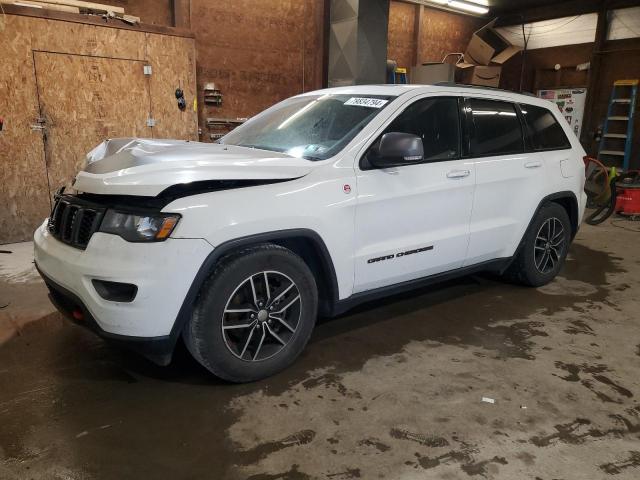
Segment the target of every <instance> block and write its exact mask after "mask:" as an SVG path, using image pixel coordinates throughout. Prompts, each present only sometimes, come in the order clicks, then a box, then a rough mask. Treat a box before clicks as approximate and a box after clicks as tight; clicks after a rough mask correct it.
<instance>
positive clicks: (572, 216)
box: [499, 190, 580, 273]
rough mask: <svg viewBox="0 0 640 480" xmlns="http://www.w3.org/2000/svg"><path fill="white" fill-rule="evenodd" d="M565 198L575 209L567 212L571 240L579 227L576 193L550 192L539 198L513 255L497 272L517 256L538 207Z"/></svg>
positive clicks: (509, 264)
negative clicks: (570, 228)
mask: <svg viewBox="0 0 640 480" xmlns="http://www.w3.org/2000/svg"><path fill="white" fill-rule="evenodd" d="M565 198H568V199H569V200H571V209H572V210H575V211H571V212H567V213H568V215H569V221H570V222H571V223H572V225H571V227H572V233H571V240H573V238H574V237H575V234H576V233H577V232H578V228H579V227H580V225H579V224H578V199H577V198H576V194H575V193H573V192H572V191H571V190H565V191H561V192H555V193H551V194H549V195H547V196H546V197H544V198H543V199H542V200H540V203H538V206H537V207H536V209H535V210H534V212H533V215H531V219H530V220H529V223H528V224H527V228H525V230H524V233H523V234H522V238H521V239H520V242H519V243H518V246H517V247H516V250H515V252H513V256H512V257H511V260H510V261H509V262H507V263H506V264H505V265H504V267H503V268H502V269H501V270H500V272H499V273H504V272H505V271H506V270H507V269H508V268H509V266H511V264H512V263H513V261H514V260H515V259H516V258H517V257H518V254H519V253H520V250H522V247H523V245H524V242H525V237H526V236H527V232H528V231H529V229H530V228H531V225H532V224H533V220H534V219H535V218H536V215H538V212H539V211H540V209H541V208H542V207H543V206H544V205H546V204H547V203H550V202H553V201H554V200H560V199H565ZM574 219H575V220H574ZM574 222H575V225H573V223H574Z"/></svg>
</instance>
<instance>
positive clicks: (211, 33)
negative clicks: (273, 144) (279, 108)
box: [191, 0, 324, 140]
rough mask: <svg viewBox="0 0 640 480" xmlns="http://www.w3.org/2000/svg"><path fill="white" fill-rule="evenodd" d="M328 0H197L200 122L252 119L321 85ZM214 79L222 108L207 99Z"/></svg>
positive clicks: (193, 7)
mask: <svg viewBox="0 0 640 480" xmlns="http://www.w3.org/2000/svg"><path fill="white" fill-rule="evenodd" d="M323 3H324V2H323V0H218V1H216V2H211V1H208V0H192V2H191V28H192V30H193V31H194V33H195V35H196V42H197V55H198V58H197V65H198V66H197V78H198V95H199V100H200V104H201V109H200V126H201V127H202V129H203V132H204V135H203V136H202V140H208V132H207V128H206V125H205V121H206V118H207V117H227V118H235V117H248V116H252V115H254V114H256V113H258V112H260V111H261V110H264V109H265V108H267V107H269V106H271V105H273V104H274V103H276V102H278V101H280V100H283V99H285V98H287V97H290V96H292V95H296V94H298V93H300V92H303V91H308V90H313V89H317V88H321V87H322V51H323V40H322V38H323ZM208 82H214V83H215V84H216V86H217V87H218V88H219V89H220V90H221V91H222V94H223V95H224V101H223V102H224V103H223V105H222V107H207V106H205V105H204V103H203V98H202V93H203V88H204V84H205V83H208Z"/></svg>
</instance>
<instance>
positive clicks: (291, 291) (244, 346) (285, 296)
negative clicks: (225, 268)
mask: <svg viewBox="0 0 640 480" xmlns="http://www.w3.org/2000/svg"><path fill="white" fill-rule="evenodd" d="M301 313H302V299H301V298H300V291H299V290H298V287H297V285H296V284H295V282H294V281H293V280H292V279H291V278H290V277H289V276H287V275H285V274H284V273H282V272H277V271H273V270H268V271H262V272H258V273H254V274H253V275H251V276H250V277H248V278H246V279H244V280H243V281H242V282H241V283H240V284H239V285H238V286H237V287H236V289H235V290H234V291H233V293H232V294H231V296H230V297H229V299H228V300H227V304H226V306H225V309H224V312H223V314H222V335H223V338H224V342H225V345H226V346H227V348H228V349H229V351H230V352H231V353H232V354H233V355H234V356H236V357H238V358H240V359H241V360H246V361H251V362H259V361H262V360H266V359H268V358H271V357H273V356H274V355H276V354H277V353H278V352H280V351H281V350H282V349H283V348H284V347H285V346H286V345H288V343H289V342H290V341H291V339H292V338H293V336H294V335H295V332H296V330H297V328H298V325H299V323H300V316H301Z"/></svg>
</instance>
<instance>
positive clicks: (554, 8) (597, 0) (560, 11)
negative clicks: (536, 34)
mask: <svg viewBox="0 0 640 480" xmlns="http://www.w3.org/2000/svg"><path fill="white" fill-rule="evenodd" d="M637 6H638V0H570V1H567V2H560V3H555V4H552V5H545V6H541V7H533V8H528V9H525V10H520V11H518V12H517V13H516V12H510V11H509V10H505V9H503V10H500V9H495V8H492V9H491V12H492V13H495V15H496V16H498V17H499V18H498V21H497V22H496V26H498V27H501V26H505V25H520V24H521V23H522V22H523V21H524V22H526V23H533V22H542V21H544V20H552V19H554V18H562V17H573V16H575V15H584V14H587V13H596V12H600V11H602V10H603V9H604V10H613V9H616V8H626V7H637Z"/></svg>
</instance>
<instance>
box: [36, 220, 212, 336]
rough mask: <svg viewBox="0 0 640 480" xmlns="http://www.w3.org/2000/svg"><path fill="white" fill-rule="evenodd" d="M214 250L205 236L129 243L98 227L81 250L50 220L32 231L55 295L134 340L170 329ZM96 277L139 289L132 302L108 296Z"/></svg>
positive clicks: (111, 332)
mask: <svg viewBox="0 0 640 480" xmlns="http://www.w3.org/2000/svg"><path fill="white" fill-rule="evenodd" d="M212 250H213V248H212V247H211V245H210V244H209V243H208V242H207V241H205V240H202V239H171V238H170V239H168V240H166V241H165V242H156V243H130V242H127V241H125V240H123V239H122V238H120V237H118V236H116V235H110V234H105V233H100V232H98V233H95V234H93V236H92V237H91V240H90V241H89V244H88V245H87V248H86V249H85V250H79V249H77V248H73V247H71V246H68V245H66V244H64V243H62V242H60V241H58V240H57V239H56V238H54V237H53V236H52V235H51V234H50V233H49V231H48V230H47V227H46V222H45V223H43V224H42V225H41V226H40V227H39V228H38V229H37V230H36V232H35V234H34V256H35V262H36V266H37V267H38V270H39V271H40V273H41V275H42V276H43V278H44V279H45V281H46V282H47V285H48V286H49V288H50V289H51V291H52V292H57V293H56V294H55V296H57V298H58V299H60V298H62V299H65V302H66V303H67V304H75V306H76V307H78V308H80V309H81V310H82V311H83V312H84V313H85V318H88V319H89V322H94V323H95V325H94V329H95V330H97V331H98V333H100V334H102V335H103V336H106V337H112V338H119V339H124V338H127V337H128V338H130V339H132V340H136V341H141V340H144V339H147V340H150V341H153V339H158V338H160V339H162V338H163V337H168V336H170V335H171V334H172V329H173V326H174V324H175V322H176V318H177V317H178V314H179V312H180V309H181V307H182V305H183V302H184V300H185V298H186V296H187V292H188V291H189V289H190V287H191V285H192V282H193V280H194V278H195V276H196V274H197V273H198V271H199V269H200V267H201V265H202V264H203V263H204V261H205V259H206V258H207V256H208V255H209V253H211V251H212ZM94 279H97V280H106V281H111V282H123V283H131V284H134V285H136V286H137V287H138V292H137V294H136V296H135V298H134V300H133V301H132V302H115V301H108V300H105V299H103V298H102V297H101V296H100V295H99V294H98V292H97V291H96V289H95V287H94V285H93V284H92V280H94ZM52 296H54V294H52ZM65 302H63V303H65ZM58 303H60V302H58Z"/></svg>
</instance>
